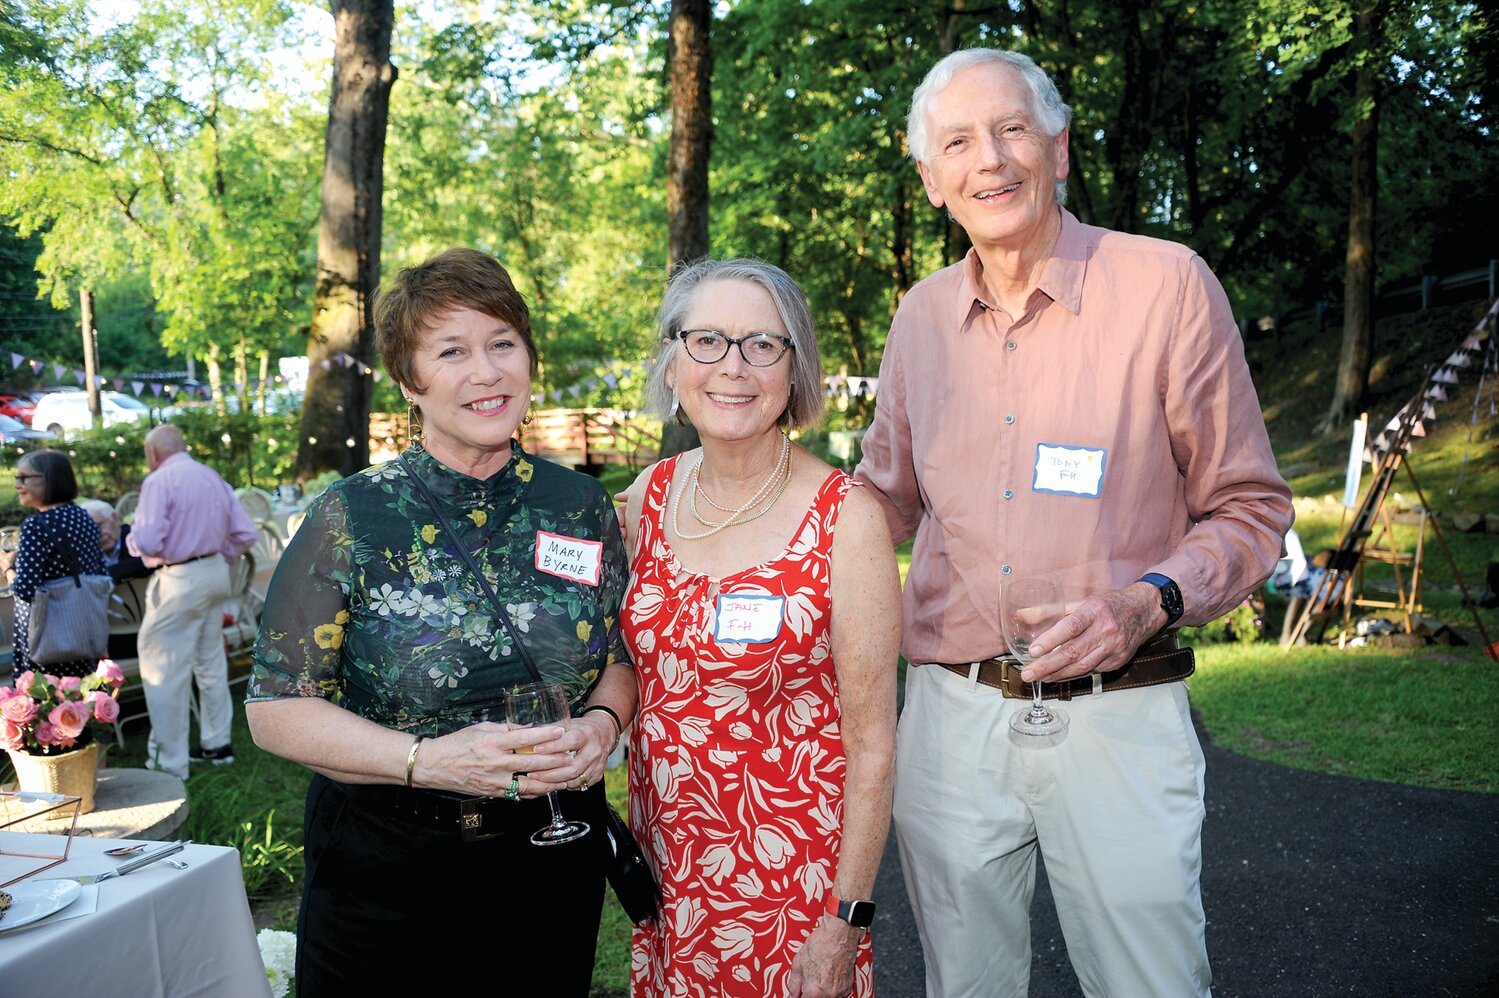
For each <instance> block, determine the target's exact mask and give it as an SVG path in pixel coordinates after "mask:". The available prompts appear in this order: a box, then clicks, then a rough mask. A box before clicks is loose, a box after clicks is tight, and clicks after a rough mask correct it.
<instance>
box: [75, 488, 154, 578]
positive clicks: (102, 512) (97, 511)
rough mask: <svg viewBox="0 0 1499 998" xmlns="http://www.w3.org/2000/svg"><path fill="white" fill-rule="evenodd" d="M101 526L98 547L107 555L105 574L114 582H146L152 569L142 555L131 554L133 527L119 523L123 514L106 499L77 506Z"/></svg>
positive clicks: (85, 501)
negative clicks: (130, 580) (126, 540)
mask: <svg viewBox="0 0 1499 998" xmlns="http://www.w3.org/2000/svg"><path fill="white" fill-rule="evenodd" d="M78 505H79V506H82V507H83V511H84V512H85V513H87V514H88V515H89V516H90V517H92V518H93V521H94V522H95V523H97V524H98V525H99V547H100V548H102V549H103V552H104V571H105V572H107V573H109V577H110V578H111V579H114V580H115V582H117V583H118V582H123V581H125V580H126V579H144V578H145V577H146V576H148V575H150V574H151V569H150V568H149V567H147V565H146V563H145V562H144V561H142V560H141V558H140V556H139V555H134V554H131V553H130V549H129V548H128V547H126V546H125V538H127V537H129V536H130V526H129V525H128V524H122V523H121V522H120V514H118V513H116V512H115V508H114V507H113V506H111V505H110V504H109V503H107V502H105V501H104V500H103V499H85V500H83V501H82V502H80V503H79V504H78Z"/></svg>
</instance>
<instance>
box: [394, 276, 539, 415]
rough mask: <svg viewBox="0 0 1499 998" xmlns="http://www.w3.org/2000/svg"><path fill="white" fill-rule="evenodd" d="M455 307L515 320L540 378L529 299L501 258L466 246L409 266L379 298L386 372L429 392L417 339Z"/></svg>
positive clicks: (534, 375)
mask: <svg viewBox="0 0 1499 998" xmlns="http://www.w3.org/2000/svg"><path fill="white" fill-rule="evenodd" d="M455 308H471V309H473V310H474V311H475V312H479V313H481V314H483V315H487V316H489V317H490V318H492V319H499V320H500V321H502V322H506V323H509V324H510V326H511V327H512V328H513V329H514V330H515V332H516V334H517V335H519V336H520V338H521V342H522V343H524V344H525V345H526V353H527V355H529V356H530V358H531V377H533V378H534V377H536V364H537V357H536V341H535V340H534V339H532V337H531V311H530V309H528V308H527V307H526V299H525V298H524V297H522V296H521V293H520V292H519V291H517V290H515V284H514V283H513V282H512V281H511V280H510V275H509V274H508V273H506V272H505V268H504V267H502V266H500V262H499V261H498V260H496V259H495V258H494V257H492V256H490V255H489V254H487V253H481V252H479V251H478V250H475V249H464V248H461V247H460V248H455V249H450V250H443V251H442V252H441V253H439V254H437V255H436V256H434V257H432V258H431V259H430V260H427V261H426V262H425V263H420V264H417V265H416V266H415V267H407V268H406V269H405V270H403V271H401V272H400V273H399V274H397V275H396V277H395V280H394V281H393V282H392V283H391V285H390V287H388V288H386V289H385V291H384V292H382V293H381V295H380V297H379V299H378V300H377V301H376V303H375V345H376V347H377V348H378V349H379V351H380V361H381V363H383V364H384V365H385V371H386V373H388V374H389V375H390V376H391V377H392V378H394V379H395V380H396V381H397V382H398V383H400V384H401V385H404V386H406V387H408V388H411V389H413V390H415V391H417V392H425V391H426V390H427V388H426V386H425V385H419V384H417V383H416V376H415V372H414V365H413V363H412V359H413V357H415V355H416V348H417V344H419V343H420V342H421V339H422V334H423V333H425V332H426V331H427V330H429V329H431V328H432V327H433V326H435V325H436V324H437V322H438V320H439V319H440V318H441V317H442V315H443V313H444V312H448V311H451V310H452V309H455Z"/></svg>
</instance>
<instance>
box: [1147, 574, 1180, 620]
mask: <svg viewBox="0 0 1499 998" xmlns="http://www.w3.org/2000/svg"><path fill="white" fill-rule="evenodd" d="M1135 581H1136V582H1149V583H1150V584H1151V585H1153V586H1155V587H1156V588H1157V589H1159V590H1160V591H1161V609H1162V610H1164V611H1166V626H1165V627H1162V628H1161V630H1163V631H1164V630H1167V629H1168V628H1170V627H1172V626H1174V625H1175V624H1176V622H1177V621H1178V620H1181V619H1182V613H1184V612H1185V610H1186V606H1185V604H1183V603H1182V591H1181V587H1180V586H1178V585H1177V584H1176V582H1175V581H1173V580H1172V579H1169V578H1167V577H1166V576H1164V575H1162V574H1161V573H1159V572H1146V573H1145V574H1144V575H1142V576H1140V577H1139V578H1138V579H1136V580H1135Z"/></svg>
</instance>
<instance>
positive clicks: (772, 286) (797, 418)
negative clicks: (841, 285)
mask: <svg viewBox="0 0 1499 998" xmlns="http://www.w3.org/2000/svg"><path fill="white" fill-rule="evenodd" d="M713 281H747V282H749V283H750V284H754V285H757V286H759V287H761V288H764V289H765V291H766V293H767V294H769V295H770V300H771V301H773V302H775V306H776V312H777V313H779V315H780V317H781V324H782V325H784V326H785V327H786V335H788V336H790V337H791V344H792V346H791V350H790V353H789V358H788V359H787V360H781V361H777V362H776V363H778V364H780V363H788V362H789V363H790V364H791V400H790V402H789V403H788V404H787V406H786V410H785V411H784V412H783V413H781V418H780V425H781V426H783V427H785V428H787V429H791V430H801V429H806V428H807V427H812V426H817V425H819V424H821V422H822V413H823V409H824V408H825V406H826V404H827V402H826V399H824V398H823V391H822V360H821V358H819V357H818V355H817V330H816V327H815V326H814V325H813V322H812V310H811V309H809V308H808V307H807V297H806V295H804V294H802V289H801V288H799V287H797V286H796V282H795V281H793V280H792V279H791V278H790V276H788V275H787V273H786V272H785V271H784V270H782V269H781V268H780V267H777V266H775V265H774V264H769V263H766V262H765V261H764V260H754V259H750V258H747V257H741V258H738V259H734V260H699V261H697V262H696V263H693V264H689V265H687V266H684V267H682V268H681V269H679V270H678V271H677V272H676V273H675V274H674V275H672V278H671V280H670V281H668V282H667V283H666V294H665V296H664V297H663V298H662V299H661V312H660V314H659V315H658V316H657V329H658V330H659V332H660V337H661V342H660V346H659V347H658V348H657V350H656V359H655V362H654V366H652V368H651V373H650V376H649V377H648V378H647V379H646V382H645V406H646V410H647V411H648V412H650V413H651V414H653V415H655V416H659V417H660V418H662V419H669V418H671V403H672V390H671V386H669V385H668V384H667V382H666V375H667V372H668V371H669V370H670V369H671V367H672V365H673V364H676V363H678V362H679V361H682V362H683V363H688V364H695V363H697V361H695V360H693V359H692V358H691V357H687V358H685V360H683V353H684V348H683V346H682V341H681V340H679V339H677V338H676V335H677V334H678V333H679V332H681V331H682V328H683V327H682V323H684V322H685V321H686V319H687V313H688V312H689V311H691V310H692V306H693V303H694V302H695V301H696V300H697V295H698V293H699V291H700V290H701V288H702V285H704V284H707V283H710V282H713ZM710 293H711V291H710Z"/></svg>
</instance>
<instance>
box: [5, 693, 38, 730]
mask: <svg viewBox="0 0 1499 998" xmlns="http://www.w3.org/2000/svg"><path fill="white" fill-rule="evenodd" d="M0 717H3V718H5V719H6V720H7V721H10V722H12V723H14V724H26V723H28V722H30V721H31V720H32V719H33V718H35V717H36V701H35V700H33V699H31V697H28V696H19V697H8V698H6V699H5V700H4V701H0Z"/></svg>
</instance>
